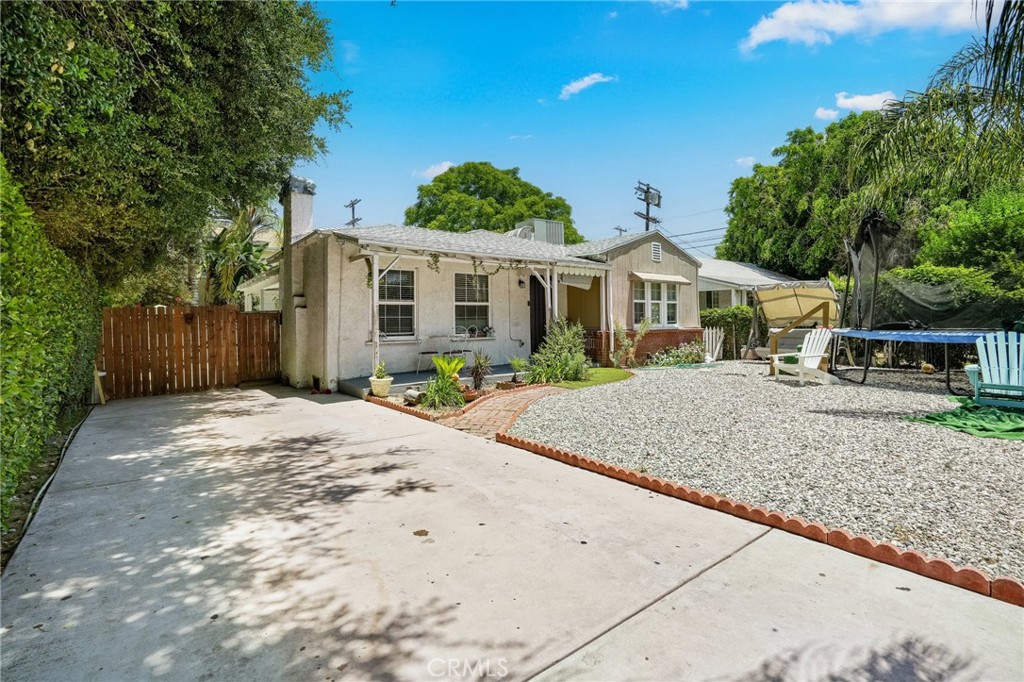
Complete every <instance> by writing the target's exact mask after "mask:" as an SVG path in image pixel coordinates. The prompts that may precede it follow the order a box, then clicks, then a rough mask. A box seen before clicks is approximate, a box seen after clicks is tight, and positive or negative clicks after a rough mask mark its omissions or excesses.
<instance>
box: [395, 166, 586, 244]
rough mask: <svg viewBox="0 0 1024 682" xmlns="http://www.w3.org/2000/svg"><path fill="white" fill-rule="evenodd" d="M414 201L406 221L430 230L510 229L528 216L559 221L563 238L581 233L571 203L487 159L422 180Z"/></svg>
mask: <svg viewBox="0 0 1024 682" xmlns="http://www.w3.org/2000/svg"><path fill="white" fill-rule="evenodd" d="M416 194H417V200H416V203H415V204H413V205H412V206H410V207H409V208H407V209H406V210H405V222H406V223H407V224H409V225H419V226H420V227H427V228H430V229H434V230H446V231H448V232H470V231H472V230H491V231H493V232H508V231H509V230H511V229H512V228H514V227H515V225H516V223H517V222H519V221H522V220H527V219H529V218H546V219H548V220H560V221H562V222H563V223H564V224H565V243H566V244H578V243H580V242H582V241H583V237H582V236H581V235H580V233H579V232H577V231H576V228H575V227H574V226H573V222H572V207H571V206H569V204H568V202H566V200H565V199H563V198H562V197H557V196H554V195H553V194H551V193H550V192H545V191H544V190H542V189H541V188H539V187H537V186H536V185H532V184H530V183H529V182H527V181H525V180H523V179H522V178H520V177H519V169H518V168H509V169H508V170H500V169H498V168H495V167H494V166H493V165H491V164H490V163H487V162H485V161H480V162H478V161H470V162H468V163H464V164H462V165H461V166H454V167H452V168H449V169H448V170H446V171H445V172H444V173H441V174H440V175H438V176H437V177H435V178H434V179H433V180H432V181H431V182H430V183H428V184H425V185H420V186H419V189H418V190H417V193H416Z"/></svg>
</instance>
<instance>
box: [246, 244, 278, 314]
mask: <svg viewBox="0 0 1024 682" xmlns="http://www.w3.org/2000/svg"><path fill="white" fill-rule="evenodd" d="M280 260H281V259H280V256H279V255H278V254H274V256H273V257H271V258H269V259H268V261H269V262H270V267H268V268H267V269H266V270H264V271H263V272H261V273H260V274H258V275H256V276H255V277H253V278H252V279H250V280H246V281H245V282H242V283H241V284H240V285H239V286H238V291H239V293H241V294H242V301H243V303H244V306H245V310H246V311H248V312H252V311H254V310H262V311H264V312H266V311H269V310H280V309H281V277H280V274H279V272H278V267H279V266H278V265H276V263H279V262H280Z"/></svg>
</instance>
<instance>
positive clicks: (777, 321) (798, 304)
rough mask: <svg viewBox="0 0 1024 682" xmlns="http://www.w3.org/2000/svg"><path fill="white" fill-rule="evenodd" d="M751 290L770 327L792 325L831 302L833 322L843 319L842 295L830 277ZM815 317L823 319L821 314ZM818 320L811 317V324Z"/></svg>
mask: <svg viewBox="0 0 1024 682" xmlns="http://www.w3.org/2000/svg"><path fill="white" fill-rule="evenodd" d="M751 290H752V291H753V293H754V301H755V303H756V304H757V306H758V307H759V308H760V309H761V313H762V314H763V315H764V319H765V322H767V323H768V326H769V327H785V326H787V325H789V324H792V323H793V322H795V321H796V320H799V319H800V318H801V317H803V316H804V315H806V314H807V313H809V312H810V311H811V310H813V309H814V308H815V307H817V306H819V305H821V304H822V303H828V319H829V321H830V322H833V323H838V322H839V298H838V296H837V295H836V290H835V289H833V288H832V283H831V282H829V281H828V280H827V279H822V280H818V281H804V282H801V281H797V282H781V283H779V284H765V285H760V286H756V287H753V288H752V289H751ZM815 317H816V320H818V321H820V319H821V318H820V316H815ZM814 321H815V320H808V321H807V322H808V326H809V325H810V324H811V323H813V322H814Z"/></svg>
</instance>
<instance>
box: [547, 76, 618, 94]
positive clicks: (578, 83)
mask: <svg viewBox="0 0 1024 682" xmlns="http://www.w3.org/2000/svg"><path fill="white" fill-rule="evenodd" d="M614 80H618V78H617V77H615V76H606V75H604V74H603V73H592V74H590V75H589V76H584V77H583V78H577V79H576V80H574V81H573V82H572V83H569V84H567V85H563V86H562V93H561V94H560V95H559V96H558V99H569V98H570V97H572V96H573V95H575V94H578V93H580V92H583V91H584V90H586V89H587V88H591V87H593V86H595V85H597V84H598V83H607V82H609V81H614Z"/></svg>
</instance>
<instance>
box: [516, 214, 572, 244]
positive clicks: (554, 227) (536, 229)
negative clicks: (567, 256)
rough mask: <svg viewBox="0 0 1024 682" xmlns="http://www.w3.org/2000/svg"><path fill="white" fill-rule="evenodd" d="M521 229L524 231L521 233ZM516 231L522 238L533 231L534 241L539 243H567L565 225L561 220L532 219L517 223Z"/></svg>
mask: <svg viewBox="0 0 1024 682" xmlns="http://www.w3.org/2000/svg"><path fill="white" fill-rule="evenodd" d="M520 228H524V229H522V231H521V232H520ZM530 228H532V229H530ZM515 231H516V232H520V236H522V237H526V233H527V232H531V231H532V233H533V239H534V240H535V241H538V242H546V243H548V244H564V243H565V225H564V224H562V221H560V220H545V219H543V218H531V219H530V220H524V221H522V222H520V223H516V229H515ZM527 238H529V237H527Z"/></svg>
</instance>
